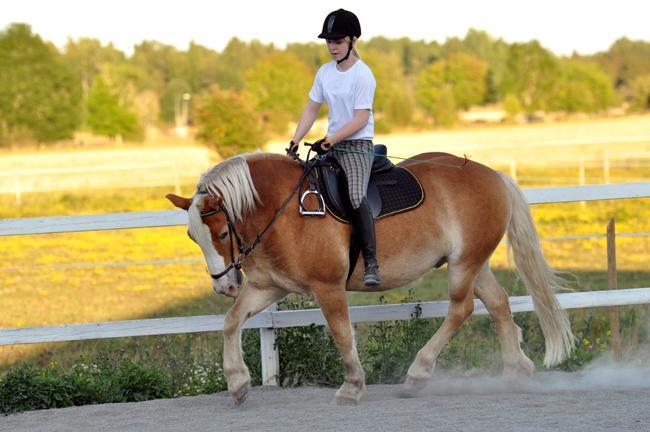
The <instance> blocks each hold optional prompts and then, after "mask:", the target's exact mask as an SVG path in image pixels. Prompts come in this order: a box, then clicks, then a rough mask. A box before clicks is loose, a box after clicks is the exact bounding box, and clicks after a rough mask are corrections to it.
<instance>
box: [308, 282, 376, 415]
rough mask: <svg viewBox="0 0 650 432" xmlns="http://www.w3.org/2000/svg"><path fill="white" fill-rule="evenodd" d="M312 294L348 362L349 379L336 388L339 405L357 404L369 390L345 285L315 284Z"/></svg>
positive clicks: (346, 369) (346, 377)
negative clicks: (358, 349) (366, 388)
mask: <svg viewBox="0 0 650 432" xmlns="http://www.w3.org/2000/svg"><path fill="white" fill-rule="evenodd" d="M312 293H313V294H314V297H315V298H316V301H317V302H318V305H319V306H320V308H321V310H322V311H323V315H324V316H325V319H326V320H327V324H328V325H329V328H330V330H331V331H332V336H333V337H334V341H335V342H336V345H337V346H338V348H339V351H341V355H342V356H343V363H344V365H345V381H344V382H343V385H342V386H341V387H340V388H339V389H338V390H337V391H336V395H335V399H336V403H337V404H339V405H356V404H357V403H358V402H359V399H360V398H361V395H362V394H363V392H364V390H365V387H366V384H365V376H364V373H363V368H362V367H361V361H359V354H358V353H357V346H356V343H355V340H354V330H353V329H352V325H351V324H350V312H349V310H348V300H347V297H346V295H345V290H344V288H342V287H341V288H339V287H334V286H331V285H325V284H323V285H320V284H319V285H314V286H313V287H312Z"/></svg>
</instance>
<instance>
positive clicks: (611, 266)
mask: <svg viewBox="0 0 650 432" xmlns="http://www.w3.org/2000/svg"><path fill="white" fill-rule="evenodd" d="M607 274H608V276H609V289H610V290H615V289H618V281H617V278H616V223H615V219H614V218H611V219H610V221H609V223H608V224H607ZM609 325H610V329H611V332H612V336H611V345H612V351H613V352H614V359H615V360H620V359H621V332H620V329H619V323H618V308H617V307H616V306H612V307H610V308H609Z"/></svg>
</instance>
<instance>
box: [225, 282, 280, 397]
mask: <svg viewBox="0 0 650 432" xmlns="http://www.w3.org/2000/svg"><path fill="white" fill-rule="evenodd" d="M285 295H286V292H284V291H282V290H279V289H276V288H271V289H258V288H257V287H255V286H253V285H252V284H250V283H248V284H246V285H245V286H244V287H243V288H242V290H241V292H240V293H239V295H238V296H237V300H236V301H235V304H233V305H232V307H231V308H230V310H228V313H227V314H226V318H225V320H224V325H223V372H224V374H225V375H226V380H227V381H228V391H230V394H231V395H232V397H233V398H234V399H235V403H236V404H240V403H242V402H243V401H244V400H245V399H246V396H247V395H248V390H249V389H250V383H251V376H250V372H249V371H248V367H246V364H245V363H244V359H243V357H242V347H241V330H242V325H243V324H244V322H245V321H246V320H247V319H248V318H250V317H251V316H253V315H255V314H256V313H258V312H259V311H261V310H262V309H264V308H266V307H267V306H269V305H270V304H271V303H273V302H274V301H277V300H279V299H281V298H282V297H284V296H285Z"/></svg>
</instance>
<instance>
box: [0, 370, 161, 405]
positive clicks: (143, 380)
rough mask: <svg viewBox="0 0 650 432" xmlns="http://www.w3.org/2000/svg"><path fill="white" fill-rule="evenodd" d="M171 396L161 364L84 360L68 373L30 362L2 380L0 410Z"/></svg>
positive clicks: (0, 382)
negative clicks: (37, 365) (152, 365)
mask: <svg viewBox="0 0 650 432" xmlns="http://www.w3.org/2000/svg"><path fill="white" fill-rule="evenodd" d="M170 396H171V385H170V382H169V379H168V378H167V376H166V375H165V373H164V372H163V371H162V370H161V369H160V368H157V367H150V366H144V365H142V364H138V363H134V362H132V361H130V360H127V361H122V362H121V363H119V364H117V365H113V364H111V363H109V362H105V363H104V364H101V363H100V364H93V365H86V364H80V365H77V366H75V367H74V368H73V369H72V370H71V371H69V372H67V373H58V372H57V371H56V370H55V369H54V368H47V369H42V370H37V369H34V368H32V367H29V366H26V367H19V368H16V369H14V370H12V371H10V372H9V373H8V374H7V375H6V376H5V377H4V378H3V379H2V381H0V412H1V413H4V414H10V413H15V412H20V411H29V410H38V409H48V408H62V407H67V406H72V405H88V404H97V403H111V402H139V401H144V400H151V399H159V398H166V397H170Z"/></svg>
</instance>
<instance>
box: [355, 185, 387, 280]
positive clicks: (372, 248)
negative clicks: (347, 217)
mask: <svg viewBox="0 0 650 432" xmlns="http://www.w3.org/2000/svg"><path fill="white" fill-rule="evenodd" d="M352 226H353V228H354V232H355V236H356V241H357V242H358V243H359V245H360V246H361V253H362V254H363V261H364V264H365V267H364V271H363V283H364V284H365V285H368V286H377V285H379V283H380V282H381V278H380V277H379V264H377V256H376V239H375V221H374V220H373V219H372V212H371V210H370V205H369V204H368V200H367V199H366V198H365V197H364V198H363V200H362V201H361V205H360V206H359V208H357V209H356V210H352Z"/></svg>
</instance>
